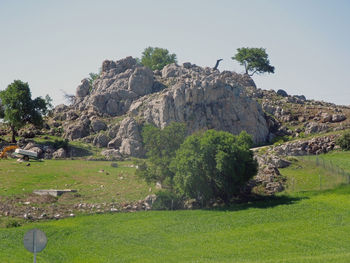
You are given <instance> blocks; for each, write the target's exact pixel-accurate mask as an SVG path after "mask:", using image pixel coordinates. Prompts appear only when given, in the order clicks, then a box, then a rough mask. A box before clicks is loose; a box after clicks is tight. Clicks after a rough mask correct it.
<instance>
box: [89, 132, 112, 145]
mask: <svg viewBox="0 0 350 263" xmlns="http://www.w3.org/2000/svg"><path fill="white" fill-rule="evenodd" d="M109 141H110V139H109V138H108V137H107V136H106V135H105V134H98V135H97V136H96V137H95V138H94V140H93V142H92V143H93V145H95V146H97V147H107V145H108V142H109Z"/></svg>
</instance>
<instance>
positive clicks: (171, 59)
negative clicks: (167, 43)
mask: <svg viewBox="0 0 350 263" xmlns="http://www.w3.org/2000/svg"><path fill="white" fill-rule="evenodd" d="M141 63H142V65H144V66H146V67H148V68H150V69H152V70H162V69H163V68H164V67H165V66H166V65H168V64H171V63H176V55H175V54H170V53H169V51H168V50H167V49H164V48H159V47H155V48H154V47H148V48H146V49H145V50H144V51H143V52H142V58H141Z"/></svg>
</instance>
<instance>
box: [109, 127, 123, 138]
mask: <svg viewBox="0 0 350 263" xmlns="http://www.w3.org/2000/svg"><path fill="white" fill-rule="evenodd" d="M119 127H120V125H119V124H114V125H112V126H110V127H109V128H108V130H107V135H108V137H109V138H115V137H116V136H117V134H118V131H119Z"/></svg>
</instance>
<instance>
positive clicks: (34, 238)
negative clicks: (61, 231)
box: [33, 229, 36, 263]
mask: <svg viewBox="0 0 350 263" xmlns="http://www.w3.org/2000/svg"><path fill="white" fill-rule="evenodd" d="M33 248H34V263H36V229H35V230H34V232H33Z"/></svg>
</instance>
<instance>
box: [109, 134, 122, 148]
mask: <svg viewBox="0 0 350 263" xmlns="http://www.w3.org/2000/svg"><path fill="white" fill-rule="evenodd" d="M121 144H122V139H121V138H117V137H116V138H114V139H112V140H111V141H110V142H109V143H108V145H107V147H108V148H111V149H117V148H119V147H120V145H121Z"/></svg>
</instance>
